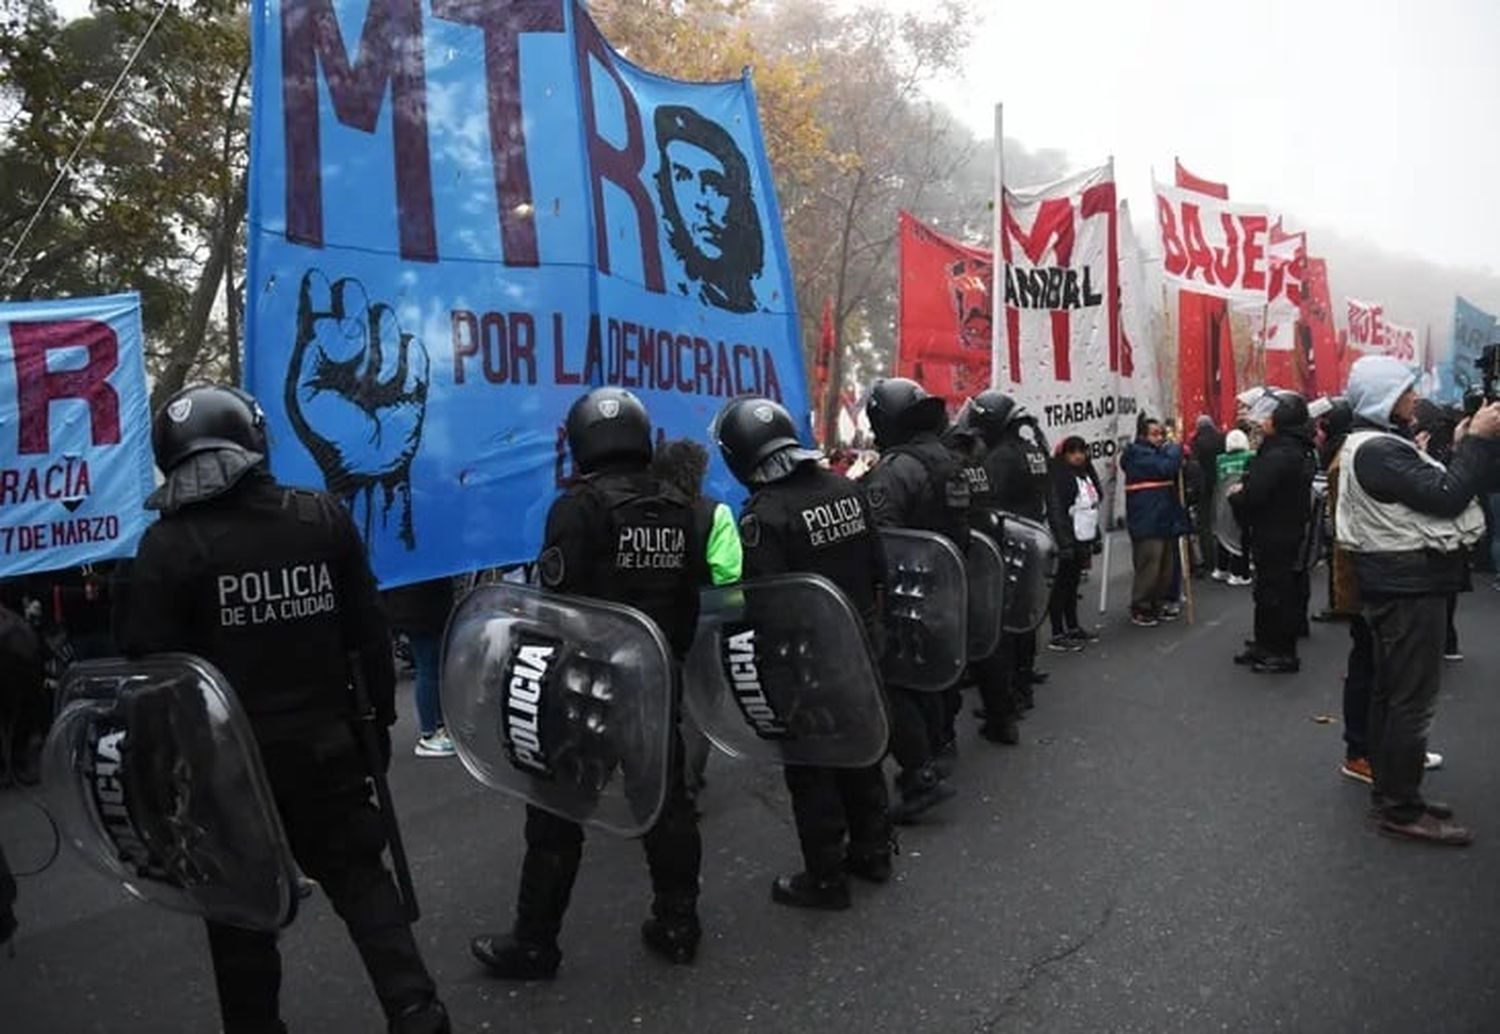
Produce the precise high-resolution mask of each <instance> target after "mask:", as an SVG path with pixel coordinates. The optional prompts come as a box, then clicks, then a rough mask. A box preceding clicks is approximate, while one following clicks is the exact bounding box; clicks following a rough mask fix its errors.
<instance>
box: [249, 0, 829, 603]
mask: <svg viewBox="0 0 1500 1034" xmlns="http://www.w3.org/2000/svg"><path fill="white" fill-rule="evenodd" d="M253 43H254V54H255V70H254V98H255V104H254V131H253V133H252V135H251V139H252V141H253V144H254V154H253V156H252V171H251V181H250V257H249V285H248V287H247V296H248V306H249V326H248V340H247V364H246V366H247V387H248V388H249V389H250V390H251V391H253V392H254V393H255V394H256V395H257V396H258V397H259V398H260V401H261V404H262V405H263V406H264V408H265V410H266V412H267V416H268V420H269V426H270V429H271V434H272V445H271V455H272V465H273V468H274V470H275V471H276V473H277V475H278V476H279V477H281V478H282V479H283V480H287V481H290V482H293V483H304V484H323V485H326V486H327V487H328V488H329V489H330V490H331V491H333V492H334V493H335V494H337V495H339V496H340V497H341V498H343V499H344V500H345V502H346V503H347V504H348V505H349V506H350V507H351V509H352V511H353V513H354V515H355V518H356V522H357V523H358V524H359V525H360V527H361V528H362V529H363V531H364V532H365V535H366V541H367V542H368V544H369V546H370V549H371V554H372V557H373V560H374V563H375V568H376V572H377V574H378V575H379V576H380V578H381V581H382V583H383V584H385V585H396V584H402V583H406V582H410V581H415V580H418V579H422V578H428V577H433V576H437V575H443V574H449V573H454V572H458V571H465V570H472V569H474V568H475V567H479V566H486V565H493V564H501V563H509V562H516V561H523V560H529V559H531V558H533V557H535V555H536V553H537V550H538V547H539V544H540V541H541V533H542V524H543V521H544V518H545V515H546V512H547V508H548V506H549V504H550V503H551V501H552V499H553V497H554V495H555V493H556V489H557V486H558V485H559V483H560V482H561V481H562V479H563V478H564V477H565V476H566V474H567V471H566V466H565V457H564V449H563V438H562V434H561V425H562V421H563V417H564V416H565V414H566V412H567V409H568V407H569V405H571V404H572V402H573V401H574V400H575V399H576V398H577V397H578V396H579V395H580V394H582V393H583V392H584V391H585V390H587V388H588V387H589V386H592V385H599V384H614V385H620V386H624V387H628V388H630V389H631V390H633V391H635V392H637V393H638V394H639V395H640V396H641V398H642V400H643V401H644V402H645V403H646V405H647V407H648V408H649V409H650V411H651V414H652V417H653V420H654V422H655V424H656V427H657V429H658V437H659V438H660V437H661V436H666V437H680V436H687V437H692V438H696V439H699V440H702V439H704V438H705V437H706V431H707V428H708V425H709V423H710V421H711V420H712V418H713V415H714V414H715V413H716V412H717V411H718V408H719V406H720V405H721V404H722V402H723V400H724V399H725V398H728V397H732V396H734V395H736V394H740V393H744V392H764V393H766V394H768V395H771V396H772V397H775V398H778V399H780V400H781V401H782V402H783V403H785V405H786V407H787V408H788V409H789V410H790V411H791V412H793V413H806V412H807V411H808V402H807V389H806V384H805V373H804V369H803V358H802V349H801V344H800V341H799V336H798V330H797V319H796V307H795V302H794V296H793V291H792V283H791V275H790V269H789V266H788V262H787V257H786V246H785V242H784V240H783V237H782V230H781V217H780V213H779V211H778V208H777V201H776V192H775V186H774V184H773V183H772V180H771V174H770V169H769V166H768V164H767V161H766V152H765V146H764V142H763V140H762V137H761V131H760V125H759V120H758V118H757V115H756V106H755V95H754V92H753V90H752V88H751V85H750V82H749V79H748V78H746V79H744V80H739V81H734V82H728V83H719V84H710V85H703V84H687V83H680V82H675V81H672V80H668V79H664V78H661V77H659V76H655V75H652V74H649V73H647V72H645V71H643V70H641V69H639V68H637V67H635V66H633V65H631V64H630V63H629V62H628V61H626V60H625V59H623V58H622V57H621V56H620V55H619V54H617V53H615V52H614V51H613V50H612V49H611V48H610V47H609V45H608V44H607V43H606V42H605V40H604V39H603V37H602V36H601V35H600V33H599V31H598V29H597V28H596V27H595V26H594V24H593V22H592V21H591V20H590V19H589V17H588V15H587V13H586V12H585V11H584V9H583V8H582V7H581V6H579V5H578V4H576V3H573V2H571V0H508V2H507V0H256V2H255V4H254V39H253ZM707 488H708V491H710V492H711V493H713V494H715V495H718V496H720V497H721V498H723V497H737V496H738V495H739V492H738V489H737V488H736V487H735V486H734V483H733V481H732V480H731V478H730V477H729V475H728V472H727V471H725V470H724V469H723V467H722V465H721V464H720V462H719V460H718V458H717V457H716V456H715V457H714V462H713V466H712V467H711V469H710V475H709V482H708V486H707Z"/></svg>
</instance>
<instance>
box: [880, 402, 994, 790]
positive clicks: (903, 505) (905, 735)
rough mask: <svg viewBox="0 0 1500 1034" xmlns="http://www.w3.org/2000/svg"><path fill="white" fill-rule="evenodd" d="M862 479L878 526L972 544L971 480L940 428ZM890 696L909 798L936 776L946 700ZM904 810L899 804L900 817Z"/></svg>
mask: <svg viewBox="0 0 1500 1034" xmlns="http://www.w3.org/2000/svg"><path fill="white" fill-rule="evenodd" d="M864 484H865V487H866V490H867V492H868V494H869V499H870V512H871V516H872V517H873V518H874V520H875V524H876V526H877V527H881V528H912V529H915V530H918V531H932V532H936V533H938V534H939V535H943V536H945V537H946V538H948V539H951V540H952V541H953V543H954V545H956V546H957V547H958V550H959V552H960V553H963V552H965V551H966V550H967V549H968V543H969V523H968V522H969V517H968V514H969V487H968V483H967V482H966V481H965V480H964V477H963V474H962V472H961V470H960V469H959V464H958V461H957V460H956V459H955V457H954V455H953V453H952V452H951V451H950V450H949V449H948V448H947V446H945V445H944V444H943V443H942V441H941V440H940V439H939V438H938V435H937V433H936V432H934V431H919V432H917V433H916V434H913V435H911V436H910V437H909V438H907V439H906V440H905V441H903V442H900V443H899V444H896V445H893V446H890V447H889V448H885V449H884V450H883V451H882V452H881V456H880V460H879V462H877V463H876V464H875V466H874V468H872V469H871V471H870V472H869V473H868V474H866V475H865V478H864ZM890 700H891V754H892V756H893V757H895V759H896V764H897V765H898V766H899V767H900V768H901V774H900V775H899V776H898V777H897V786H898V788H899V789H900V790H901V793H902V797H903V803H905V799H906V798H909V797H911V796H912V795H913V794H915V793H919V792H920V791H921V790H922V789H924V788H925V787H926V786H927V785H929V784H930V782H931V780H932V779H933V778H934V775H935V773H934V771H933V769H932V761H933V755H934V753H935V744H936V742H937V741H938V740H939V739H941V737H942V734H943V729H944V726H945V724H946V722H945V715H946V711H947V706H948V705H947V704H946V702H945V701H944V697H943V694H941V693H930V692H923V691H921V690H915V689H910V688H907V687H904V686H894V685H893V686H891V687H890ZM902 810H903V809H902V808H900V807H898V808H897V813H898V816H899V815H900V813H901V812H902Z"/></svg>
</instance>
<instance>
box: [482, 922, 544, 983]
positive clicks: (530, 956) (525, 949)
mask: <svg viewBox="0 0 1500 1034" xmlns="http://www.w3.org/2000/svg"><path fill="white" fill-rule="evenodd" d="M469 950H470V951H471V952H472V953H473V954H474V957H475V958H476V959H478V960H479V961H480V962H482V963H484V968H485V969H487V970H489V971H490V976H492V977H499V978H500V979H501V980H551V979H552V978H553V977H555V976H557V967H558V966H560V965H562V952H561V951H559V950H558V947H557V943H556V942H552V943H550V944H549V943H545V942H539V941H523V940H521V939H520V938H519V937H517V936H516V935H515V934H513V933H502V934H481V935H479V936H478V937H475V938H474V939H473V940H472V941H470V942H469Z"/></svg>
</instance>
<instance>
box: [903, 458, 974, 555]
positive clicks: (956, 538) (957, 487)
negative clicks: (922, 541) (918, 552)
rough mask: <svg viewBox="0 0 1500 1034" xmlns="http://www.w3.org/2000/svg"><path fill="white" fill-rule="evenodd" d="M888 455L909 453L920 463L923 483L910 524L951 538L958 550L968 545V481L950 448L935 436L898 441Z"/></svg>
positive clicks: (961, 550)
mask: <svg viewBox="0 0 1500 1034" xmlns="http://www.w3.org/2000/svg"><path fill="white" fill-rule="evenodd" d="M889 455H891V456H900V455H906V456H910V457H911V458H912V459H914V460H916V461H917V462H918V463H920V464H921V465H922V469H923V470H924V471H925V472H926V474H927V478H926V483H925V484H924V485H923V491H922V494H921V496H920V498H919V500H918V502H917V506H916V512H915V513H913V514H912V516H911V527H913V528H916V529H918V530H920V531H935V532H937V533H938V534H939V535H943V536H945V537H947V538H949V539H951V540H953V543H954V545H956V546H958V549H959V552H963V551H964V550H966V549H967V548H968V546H969V507H970V494H969V482H968V480H967V479H966V478H965V477H964V473H963V470H962V469H961V468H960V467H959V463H958V460H957V459H956V458H955V457H954V455H953V452H952V450H950V449H949V448H948V447H947V446H946V445H944V444H943V443H942V442H939V441H937V440H935V439H934V440H933V441H926V442H915V443H911V444H907V445H898V446H896V447H895V448H894V449H891V450H890V453H889Z"/></svg>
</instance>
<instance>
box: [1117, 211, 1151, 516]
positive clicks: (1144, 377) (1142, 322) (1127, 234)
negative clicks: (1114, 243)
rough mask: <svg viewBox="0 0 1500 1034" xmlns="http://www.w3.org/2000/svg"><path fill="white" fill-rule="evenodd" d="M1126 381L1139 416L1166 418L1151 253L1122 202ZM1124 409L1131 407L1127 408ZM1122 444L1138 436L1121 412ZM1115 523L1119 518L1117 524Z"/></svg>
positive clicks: (1122, 391)
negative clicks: (1151, 288) (1148, 276)
mask: <svg viewBox="0 0 1500 1034" xmlns="http://www.w3.org/2000/svg"><path fill="white" fill-rule="evenodd" d="M1118 225H1119V234H1120V378H1119V390H1118V394H1119V396H1120V397H1121V398H1122V399H1125V398H1131V397H1133V398H1134V407H1133V408H1134V409H1135V411H1136V412H1138V413H1146V414H1148V415H1150V416H1154V417H1157V418H1158V419H1159V418H1161V417H1162V415H1163V414H1164V413H1165V410H1164V409H1163V408H1162V393H1161V384H1162V378H1161V371H1160V369H1159V368H1158V365H1157V363H1158V356H1157V347H1156V335H1157V331H1158V329H1159V328H1158V326H1157V322H1156V321H1157V306H1155V305H1152V304H1151V294H1150V291H1149V290H1148V289H1147V286H1146V263H1145V255H1144V253H1143V252H1142V251H1141V245H1140V242H1139V241H1137V240H1136V236H1135V226H1134V225H1133V224H1132V223H1131V221H1130V204H1129V202H1126V201H1121V202H1120V218H1119V223H1118ZM1119 408H1121V409H1124V408H1129V407H1128V406H1121V407H1119ZM1116 419H1117V421H1118V424H1117V426H1116V428H1115V435H1116V441H1117V442H1118V444H1119V447H1120V448H1123V447H1124V446H1125V445H1126V444H1128V443H1129V442H1130V440H1131V439H1132V438H1134V437H1135V417H1134V416H1133V415H1130V414H1123V415H1121V414H1117V416H1116ZM1123 489H1124V483H1123V481H1122V482H1121V485H1120V491H1118V492H1116V493H1114V494H1111V495H1109V496H1106V498H1107V499H1110V500H1111V501H1112V503H1113V505H1114V507H1115V509H1114V510H1113V516H1114V517H1116V518H1123V517H1124V513H1125V509H1124V498H1125V496H1124V491H1123ZM1110 523H1111V525H1113V520H1111V522H1110Z"/></svg>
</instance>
